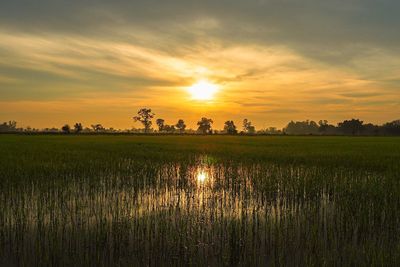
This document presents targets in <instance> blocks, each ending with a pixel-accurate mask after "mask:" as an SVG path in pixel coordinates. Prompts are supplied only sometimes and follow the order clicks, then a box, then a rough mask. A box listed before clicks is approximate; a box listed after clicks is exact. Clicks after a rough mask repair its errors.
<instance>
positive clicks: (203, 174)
mask: <svg viewBox="0 0 400 267" xmlns="http://www.w3.org/2000/svg"><path fill="white" fill-rule="evenodd" d="M207 178H208V174H207V173H206V172H205V171H203V170H200V171H198V172H197V181H199V182H200V183H203V182H205V181H206V180H207Z"/></svg>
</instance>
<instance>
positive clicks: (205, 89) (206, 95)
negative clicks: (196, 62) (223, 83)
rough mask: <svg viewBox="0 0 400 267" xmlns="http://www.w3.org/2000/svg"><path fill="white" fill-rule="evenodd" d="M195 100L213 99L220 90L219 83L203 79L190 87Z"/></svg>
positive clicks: (189, 89)
mask: <svg viewBox="0 0 400 267" xmlns="http://www.w3.org/2000/svg"><path fill="white" fill-rule="evenodd" d="M188 91H189V93H190V94H191V96H192V99H194V100H212V99H213V98H214V94H215V93H216V92H217V91H218V85H216V84H213V83H210V82H208V81H205V80H201V81H199V82H197V83H195V84H193V85H192V86H190V87H189V88H188Z"/></svg>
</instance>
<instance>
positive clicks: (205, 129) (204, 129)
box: [197, 117, 214, 134]
mask: <svg viewBox="0 0 400 267" xmlns="http://www.w3.org/2000/svg"><path fill="white" fill-rule="evenodd" d="M213 122H214V121H213V120H212V119H207V118H205V117H203V118H201V120H200V121H198V122H197V125H198V126H199V128H198V129H197V131H198V132H200V133H202V134H211V133H212V129H211V126H212V124H213Z"/></svg>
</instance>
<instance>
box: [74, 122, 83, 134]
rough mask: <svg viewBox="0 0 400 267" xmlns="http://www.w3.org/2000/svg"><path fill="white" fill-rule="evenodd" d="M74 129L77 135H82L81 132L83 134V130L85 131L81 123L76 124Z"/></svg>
mask: <svg viewBox="0 0 400 267" xmlns="http://www.w3.org/2000/svg"><path fill="white" fill-rule="evenodd" d="M74 129H75V133H80V132H82V130H83V126H82V123H80V122H77V123H75V125H74Z"/></svg>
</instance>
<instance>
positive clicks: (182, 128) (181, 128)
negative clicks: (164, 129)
mask: <svg viewBox="0 0 400 267" xmlns="http://www.w3.org/2000/svg"><path fill="white" fill-rule="evenodd" d="M175 126H176V128H177V129H178V130H179V132H180V133H183V132H185V129H186V124H185V122H184V121H183V120H182V119H180V120H178V122H177V124H176V125H175Z"/></svg>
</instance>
